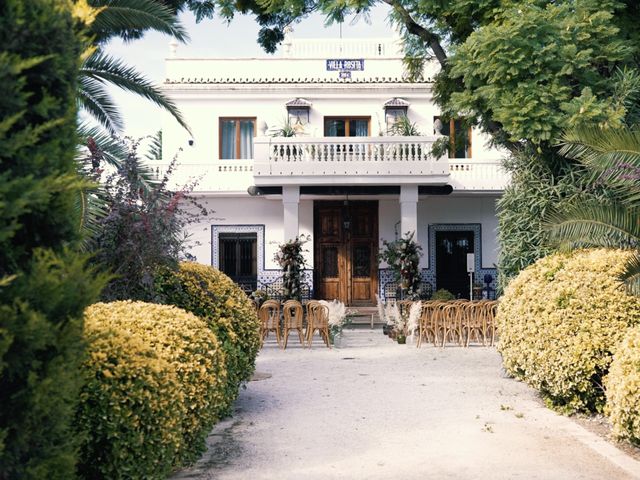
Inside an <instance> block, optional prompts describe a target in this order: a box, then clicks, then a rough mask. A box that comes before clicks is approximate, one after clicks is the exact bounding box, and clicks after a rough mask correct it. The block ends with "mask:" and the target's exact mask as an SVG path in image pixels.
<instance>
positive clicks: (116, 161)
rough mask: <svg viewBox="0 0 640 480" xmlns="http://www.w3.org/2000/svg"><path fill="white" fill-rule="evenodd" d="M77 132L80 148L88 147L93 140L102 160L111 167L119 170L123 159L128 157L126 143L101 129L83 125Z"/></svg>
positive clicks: (79, 126)
mask: <svg viewBox="0 0 640 480" xmlns="http://www.w3.org/2000/svg"><path fill="white" fill-rule="evenodd" d="M77 132H78V137H79V142H80V146H81V147H86V146H87V143H88V141H89V140H90V139H91V140H92V141H93V142H94V143H95V145H96V148H97V150H98V152H99V155H100V160H104V161H105V162H106V163H107V165H109V166H112V167H115V168H118V167H119V166H120V165H121V164H122V159H124V158H125V157H126V156H127V155H128V151H127V147H126V144H125V142H123V141H122V140H121V139H120V138H118V137H116V136H114V135H112V134H110V133H109V132H106V131H104V130H103V129H101V128H99V127H96V126H91V125H89V124H87V123H81V124H80V125H78V129H77ZM80 155H82V153H80Z"/></svg>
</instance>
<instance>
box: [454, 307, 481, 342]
mask: <svg viewBox="0 0 640 480" xmlns="http://www.w3.org/2000/svg"><path fill="white" fill-rule="evenodd" d="M485 304H486V300H483V301H479V302H468V303H467V304H462V317H461V330H460V331H461V334H462V336H463V338H464V346H465V347H468V346H469V342H470V341H471V338H472V337H474V338H475V340H476V341H477V342H478V343H480V342H482V345H484V344H485V325H486V322H485V318H486V313H485V312H486V305H485Z"/></svg>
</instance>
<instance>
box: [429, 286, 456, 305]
mask: <svg viewBox="0 0 640 480" xmlns="http://www.w3.org/2000/svg"><path fill="white" fill-rule="evenodd" d="M455 299H456V296H455V295H454V294H453V293H451V292H450V291H449V290H446V289H444V288H441V289H439V290H436V291H435V292H433V295H431V300H440V301H443V302H448V301H449V300H455Z"/></svg>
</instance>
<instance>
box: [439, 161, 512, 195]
mask: <svg viewBox="0 0 640 480" xmlns="http://www.w3.org/2000/svg"><path fill="white" fill-rule="evenodd" d="M449 173H450V177H449V185H451V186H452V187H453V189H454V190H467V191H470V190H474V191H489V190H491V191H502V190H504V189H505V187H506V186H507V185H508V184H509V179H510V176H509V174H508V173H507V172H506V171H505V170H504V168H503V167H502V162H501V161H500V159H494V160H473V159H458V158H450V159H449Z"/></svg>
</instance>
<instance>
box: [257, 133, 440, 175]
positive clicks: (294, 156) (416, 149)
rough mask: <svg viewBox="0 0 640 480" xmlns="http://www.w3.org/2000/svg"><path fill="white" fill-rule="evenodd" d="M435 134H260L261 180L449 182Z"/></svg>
mask: <svg viewBox="0 0 640 480" xmlns="http://www.w3.org/2000/svg"><path fill="white" fill-rule="evenodd" d="M435 140H436V137H350V138H342V137H339V138H338V137H323V138H305V137H302V138H300V137H292V138H269V137H263V138H256V139H255V141H254V157H255V163H254V171H253V173H254V180H255V184H256V185H257V186H267V185H276V184H279V185H287V184H290V185H294V184H297V185H305V184H306V185H320V184H333V185H338V184H345V185H352V184H370V185H391V184H395V185H397V184H400V183H404V184H424V183H429V184H434V185H435V184H445V183H447V180H448V177H449V163H448V161H447V159H446V158H441V159H436V158H433V157H432V155H431V146H432V144H433V142H434V141H435Z"/></svg>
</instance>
